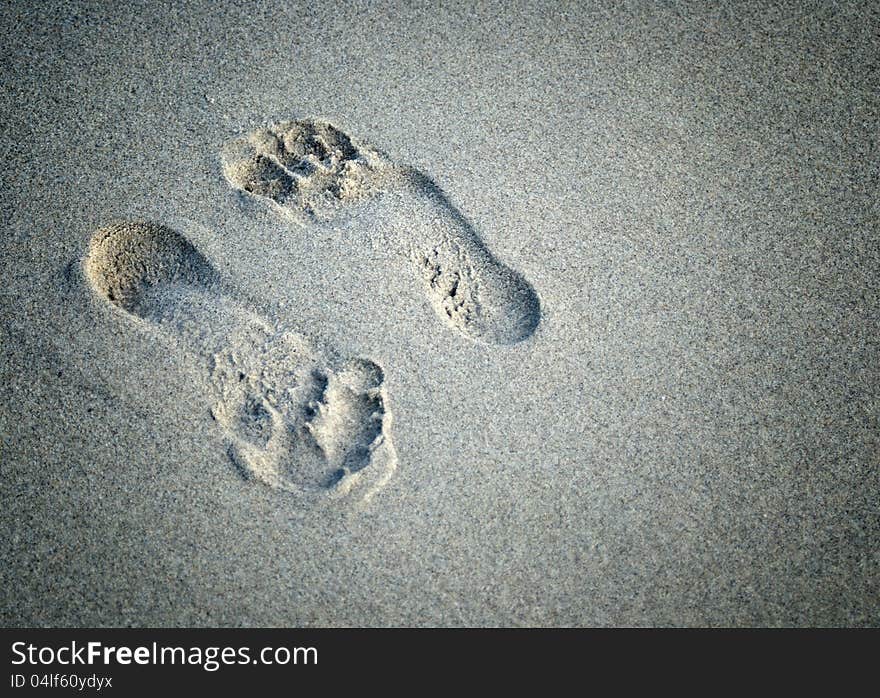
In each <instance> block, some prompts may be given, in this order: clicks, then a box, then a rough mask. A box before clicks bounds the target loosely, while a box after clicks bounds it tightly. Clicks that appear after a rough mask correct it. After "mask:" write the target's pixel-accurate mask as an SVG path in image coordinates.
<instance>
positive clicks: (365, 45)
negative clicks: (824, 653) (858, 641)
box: [0, 2, 880, 626]
mask: <svg viewBox="0 0 880 698" xmlns="http://www.w3.org/2000/svg"><path fill="white" fill-rule="evenodd" d="M420 5H421V4H420ZM435 5H436V4H435V3H425V4H424V5H423V6H420V7H416V6H415V4H413V5H411V6H410V5H409V4H403V3H401V4H399V5H395V4H385V3H382V4H379V3H352V4H349V3H336V2H326V3H305V2H303V3H293V2H286V3H278V4H274V3H273V4H266V5H261V4H258V3H250V2H247V3H246V2H241V3H226V2H192V3H181V4H180V5H179V6H176V7H175V8H173V9H172V8H171V7H166V6H164V5H160V4H159V3H143V5H142V4H141V3H106V4H104V5H103V6H101V4H90V5H89V6H88V7H86V6H85V5H82V6H80V5H79V4H78V3H64V2H46V3H26V2H19V3H16V2H13V3H6V4H4V6H3V9H2V19H0V31H2V47H3V74H2V78H0V85H2V92H3V99H2V107H0V108H2V124H3V132H2V145H3V149H2V153H3V168H2V178H3V181H2V186H0V202H2V215H3V237H2V245H3V250H2V254H0V303H2V307H0V347H2V351H0V436H2V442H0V449H2V450H0V530H2V546H0V623H2V624H3V625H8V626H43V625H73V626H94V625H100V626H103V625H113V626H115V625H136V626H144V625H147V626H156V625H260V626H264V625H270V626H274V625H370V626H372V625H505V626H506V625H606V624H615V625H668V624H672V625H878V624H880V574H878V570H880V567H878V565H880V554H878V551H880V516H878V510H880V507H878V503H880V497H878V495H880V448H878V445H880V438H878V436H880V424H878V415H880V388H878V386H880V344H878V336H880V293H878V291H880V288H878V276H880V234H878V233H880V204H878V201H880V197H878V188H880V176H878V172H880V150H878V123H880V72H878V55H880V34H878V31H877V28H878V26H880V10H878V6H877V4H876V3H866V2H841V3H831V2H829V3H817V4H813V3H809V8H807V6H806V5H805V3H802V2H791V3H785V4H781V3H779V4H777V3H748V4H745V3H734V2H729V3H724V4H721V5H718V4H715V3H712V7H708V6H707V5H708V4H707V3H688V4H684V3H666V4H664V5H663V7H653V3H606V4H593V3H587V2H584V3H571V4H567V5H561V4H560V5H556V4H554V3H533V4H522V3H516V4H515V6H514V4H513V3H499V4H497V5H490V4H484V3H478V4H475V3H444V4H443V5H444V7H443V9H438V8H437V7H436V6H435ZM291 124H300V125H299V126H291ZM303 124H304V125H303ZM326 124H330V125H332V127H333V129H336V130H337V131H338V133H339V134H342V135H338V134H337V132H336V131H331V130H330V128H331V127H330V126H327V125H326ZM303 134H305V135H303ZM273 139H274V140H273ZM346 139H348V140H350V142H351V143H350V144H349V143H348V141H347V140H346ZM374 149H375V150H374ZM374 153H375V155H374ZM270 165H271V167H270ZM391 171H393V172H394V173H395V174H394V176H390V177H389V178H385V179H382V178H379V179H375V178H374V177H375V176H376V172H381V173H387V172H391ZM315 173H317V174H315ZM401 173H403V174H401ZM383 176H384V175H383ZM309 177H312V179H308V178H309ZM324 214H326V215H324ZM331 214H332V215H331ZM144 222H149V224H147V223H144ZM90 260H91V261H90Z"/></svg>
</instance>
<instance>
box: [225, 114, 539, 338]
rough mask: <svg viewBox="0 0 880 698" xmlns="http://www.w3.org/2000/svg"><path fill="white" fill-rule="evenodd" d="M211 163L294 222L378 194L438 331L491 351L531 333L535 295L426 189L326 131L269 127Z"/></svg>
mask: <svg viewBox="0 0 880 698" xmlns="http://www.w3.org/2000/svg"><path fill="white" fill-rule="evenodd" d="M221 160H222V166H223V173H224V175H225V177H226V179H227V181H228V182H229V183H230V184H231V185H232V186H233V187H234V188H236V189H238V190H240V191H242V192H244V193H245V194H247V195H248V196H252V197H255V198H256V199H259V200H261V201H265V202H267V203H268V204H270V205H271V206H273V208H274V209H275V210H276V211H278V212H279V213H281V214H282V215H284V216H285V217H287V218H289V219H291V220H294V221H297V222H300V223H308V222H313V221H327V220H331V219H332V218H333V217H334V216H336V215H337V214H338V213H340V212H342V211H347V212H351V211H353V210H354V209H355V208H356V206H355V205H356V204H358V203H365V202H368V201H375V200H377V199H378V198H379V197H380V195H381V204H382V205H383V208H384V211H385V213H389V214H391V215H390V217H389V218H388V220H390V221H391V227H392V228H393V230H391V231H389V232H390V234H391V238H392V240H393V241H394V243H395V244H394V245H393V246H394V247H395V248H397V249H398V250H399V251H401V252H403V253H405V254H407V255H408V256H409V257H410V258H411V259H412V260H413V261H414V262H415V264H416V268H417V270H418V271H419V273H420V275H421V277H422V280H423V282H424V287H425V291H426V293H427V296H428V299H429V300H430V302H431V304H432V305H433V307H434V309H435V310H436V312H437V314H438V315H439V316H440V317H441V318H442V319H443V320H444V321H445V322H446V323H447V324H448V325H450V326H451V327H453V328H455V329H457V330H458V331H460V332H462V333H463V334H464V335H466V336H467V337H469V338H471V339H473V340H476V341H481V342H485V343H487V344H501V345H506V344H514V343H516V342H519V341H522V340H523V339H526V338H527V337H529V336H531V334H532V333H533V332H534V331H535V329H536V328H537V326H538V323H539V322H540V319H541V305H540V301H539V300H538V295H537V293H536V292H535V290H534V289H533V288H532V287H531V286H530V285H529V283H528V282H527V281H526V280H525V279H524V278H523V277H522V276H521V275H520V274H518V273H517V272H515V271H513V270H512V269H510V268H509V267H507V266H505V265H504V264H502V263H501V262H499V261H498V260H497V259H495V258H494V257H493V256H492V254H491V253H490V252H489V250H488V249H487V248H486V246H485V245H484V244H483V243H482V241H481V240H480V238H479V236H478V235H477V233H476V231H475V230H474V228H473V226H472V225H471V224H470V223H469V222H468V221H467V220H466V219H465V217H464V216H463V215H462V214H461V213H460V212H459V211H458V210H457V209H456V208H455V207H454V206H453V205H452V204H451V203H450V202H449V199H448V198H447V197H446V195H445V194H444V193H443V191H442V190H441V189H440V187H438V186H437V184H436V183H435V182H433V181H432V180H431V179H430V178H429V177H427V176H426V175H424V174H422V173H421V172H419V171H418V170H415V169H413V168H411V167H406V166H401V165H397V164H395V163H393V162H391V161H390V160H389V159H388V157H387V156H385V155H384V154H383V153H381V152H380V151H378V150H376V149H375V148H372V147H370V146H368V145H366V144H364V143H361V142H358V141H356V140H355V139H354V138H352V137H351V136H349V135H348V134H346V133H344V132H342V131H340V130H339V129H338V128H336V127H335V126H333V125H332V124H330V123H328V122H326V121H320V120H317V119H305V120H301V121H282V122H279V123H276V124H272V125H270V126H268V127H265V128H260V129H257V130H256V131H253V132H252V133H250V134H248V135H247V136H245V137H243V138H238V139H236V140H234V141H232V142H231V143H229V144H227V146H226V147H225V148H224V150H223V153H222V155H221ZM384 220H385V219H384V218H383V221H384Z"/></svg>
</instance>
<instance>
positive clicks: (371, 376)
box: [84, 221, 397, 501]
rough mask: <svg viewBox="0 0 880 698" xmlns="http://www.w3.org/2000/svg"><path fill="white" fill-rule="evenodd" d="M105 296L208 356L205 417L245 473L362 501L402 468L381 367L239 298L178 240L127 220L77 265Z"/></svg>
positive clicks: (295, 489)
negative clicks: (314, 340)
mask: <svg viewBox="0 0 880 698" xmlns="http://www.w3.org/2000/svg"><path fill="white" fill-rule="evenodd" d="M84 271H85V276H86V279H87V280H88V281H89V283H90V285H91V286H92V288H93V289H94V291H95V292H96V293H97V294H98V296H99V297H100V298H102V299H103V300H104V301H106V302H108V303H109V304H110V305H112V306H114V307H116V308H117V309H119V310H121V311H124V313H125V314H126V315H128V316H129V318H132V319H136V320H138V321H142V322H148V323H150V324H152V325H154V326H156V327H158V328H159V329H161V330H163V331H164V332H166V333H168V334H169V335H171V336H173V337H174V338H176V339H177V340H179V341H181V342H183V343H184V345H186V346H188V347H189V348H190V350H192V351H194V352H196V353H198V354H199V355H201V356H203V357H204V358H205V359H206V362H207V364H208V366H209V368H210V377H211V381H210V382H211V386H212V390H213V394H212V395H210V396H208V398H207V400H208V401H209V405H210V410H211V414H212V416H213V417H214V419H215V420H216V421H217V422H218V423H219V425H220V426H221V428H222V430H223V433H224V436H225V439H226V444H227V453H228V455H229V457H230V459H231V460H232V461H233V462H234V463H235V465H236V466H237V468H238V469H239V471H240V472H241V474H242V475H243V476H244V477H245V478H247V479H251V480H257V481H260V482H263V483H264V484H266V485H269V486H270V487H274V488H276V489H280V490H284V491H287V492H292V493H295V494H300V495H309V496H317V497H324V496H328V497H334V498H335V497H343V496H345V497H352V498H356V499H361V500H363V501H366V500H368V499H369V498H370V497H372V495H373V494H374V493H375V492H376V491H378V489H379V488H380V487H382V485H384V484H385V483H386V482H387V481H388V479H389V478H390V477H391V475H392V473H393V472H394V469H395V467H396V466H397V454H396V452H395V449H394V445H393V443H392V442H391V434H390V429H391V412H390V411H389V409H388V396H387V394H386V390H385V387H384V374H383V371H382V369H381V368H380V367H379V366H378V365H377V364H376V363H374V362H372V361H370V360H369V359H363V358H354V359H349V360H346V361H338V360H334V359H331V358H328V357H327V356H326V355H325V354H324V353H323V352H320V351H318V350H317V349H316V348H315V347H314V346H313V345H312V344H311V343H310V342H309V341H308V340H307V339H306V338H305V337H303V336H302V335H300V334H298V333H295V332H291V331H289V330H286V329H284V328H283V327H281V326H280V325H279V324H278V323H276V322H273V321H272V320H270V319H268V318H266V317H264V316H262V315H260V314H259V313H257V312H256V311H255V310H254V309H253V308H252V307H250V306H249V305H248V304H246V303H243V302H241V301H240V300H238V299H237V298H236V293H235V291H234V289H231V288H229V287H228V286H227V285H226V284H225V283H224V281H223V280H222V279H221V278H220V277H219V275H218V273H217V272H216V271H215V269H214V267H213V266H212V265H211V263H210V262H209V261H208V260H207V259H206V258H205V257H204V256H202V254H201V253H200V252H199V251H198V250H197V249H196V248H195V247H194V246H193V245H192V244H191V243H190V242H189V240H187V239H186V238H185V237H184V236H183V235H181V234H180V233H178V232H177V231H175V230H172V229H171V228H168V227H165V226H163V225H157V224H154V223H146V222H137V221H122V222H118V223H115V224H113V225H109V226H106V227H104V228H101V229H100V230H97V231H96V232H95V233H94V235H93V236H92V239H91V242H90V244H89V251H88V254H87V255H86V257H85V259H84Z"/></svg>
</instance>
